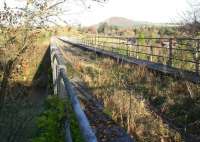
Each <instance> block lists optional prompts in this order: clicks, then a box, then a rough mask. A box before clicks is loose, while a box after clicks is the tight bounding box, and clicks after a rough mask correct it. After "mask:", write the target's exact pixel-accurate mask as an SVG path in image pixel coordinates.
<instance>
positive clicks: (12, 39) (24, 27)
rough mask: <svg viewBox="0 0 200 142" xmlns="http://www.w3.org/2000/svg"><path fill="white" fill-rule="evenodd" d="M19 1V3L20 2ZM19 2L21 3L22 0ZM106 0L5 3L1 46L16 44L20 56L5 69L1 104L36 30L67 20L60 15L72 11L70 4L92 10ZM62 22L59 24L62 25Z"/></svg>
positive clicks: (0, 11)
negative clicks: (11, 77) (21, 57)
mask: <svg viewBox="0 0 200 142" xmlns="http://www.w3.org/2000/svg"><path fill="white" fill-rule="evenodd" d="M16 1H17V0H16ZM18 1H19V0H18ZM105 1H106V0H20V2H21V3H22V4H21V5H20V6H17V7H11V6H10V5H8V3H6V1H5V2H4V6H3V9H0V35H1V38H2V37H3V39H0V47H1V48H4V49H5V50H6V49H8V48H9V47H12V46H13V45H14V48H18V49H19V50H18V53H17V54H16V55H15V56H14V57H13V58H9V59H8V61H7V62H6V63H5V65H4V67H3V72H4V74H3V81H2V83H1V88H0V89H1V90H0V94H1V96H0V104H3V100H4V96H5V92H6V91H5V90H6V86H7V82H8V78H9V76H10V73H11V71H12V69H13V68H14V67H15V65H16V63H17V60H18V57H20V55H21V54H22V53H24V52H25V51H26V49H27V48H29V47H31V46H33V44H34V41H35V39H36V38H37V34H34V33H35V31H36V30H35V29H37V28H38V27H39V28H47V27H48V26H49V25H51V24H55V25H58V24H57V21H59V20H60V21H64V20H63V19H62V18H60V16H62V15H67V14H68V13H69V12H70V11H71V10H72V9H71V8H70V6H68V7H69V8H66V5H70V4H71V3H73V2H75V4H76V3H77V4H79V5H80V8H83V9H85V10H86V9H88V8H90V3H96V4H102V3H104V2H105ZM58 23H59V22H58ZM65 23H66V22H65Z"/></svg>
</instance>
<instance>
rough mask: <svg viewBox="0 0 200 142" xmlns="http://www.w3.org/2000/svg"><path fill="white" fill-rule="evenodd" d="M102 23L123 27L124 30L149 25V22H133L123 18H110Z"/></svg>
mask: <svg viewBox="0 0 200 142" xmlns="http://www.w3.org/2000/svg"><path fill="white" fill-rule="evenodd" d="M104 22H106V23H108V25H112V26H118V27H124V28H127V27H133V26H139V25H147V24H151V23H149V22H142V21H141V22H140V21H133V20H130V19H127V18H123V17H111V18H109V19H107V20H105V21H104Z"/></svg>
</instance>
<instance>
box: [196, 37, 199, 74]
mask: <svg viewBox="0 0 200 142" xmlns="http://www.w3.org/2000/svg"><path fill="white" fill-rule="evenodd" d="M199 46H200V45H199V39H198V40H197V47H196V54H195V58H196V63H195V68H196V74H198V75H199Z"/></svg>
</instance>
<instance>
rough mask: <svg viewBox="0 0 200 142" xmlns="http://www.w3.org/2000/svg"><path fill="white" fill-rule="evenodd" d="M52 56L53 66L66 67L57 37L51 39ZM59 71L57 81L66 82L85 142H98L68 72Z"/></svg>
mask: <svg viewBox="0 0 200 142" xmlns="http://www.w3.org/2000/svg"><path fill="white" fill-rule="evenodd" d="M50 54H51V58H52V62H51V63H52V64H53V66H54V65H56V66H57V65H58V66H65V61H64V58H63V56H62V53H61V51H60V49H59V48H58V47H57V46H56V44H55V37H52V39H51V45H50ZM55 60H56V62H54V61H55ZM58 69H59V72H60V74H57V76H56V78H57V79H58V78H60V79H62V80H63V82H64V87H65V90H66V92H67V94H66V95H67V96H68V97H69V99H70V103H71V105H72V108H73V111H74V113H75V115H76V118H77V121H78V124H79V127H80V129H81V133H82V135H83V137H84V140H85V141H86V142H97V139H96V136H95V134H94V133H93V131H92V128H91V126H90V124H89V121H88V119H87V117H86V115H85V113H84V111H83V110H82V108H81V105H80V103H79V100H78V98H77V96H76V93H75V90H74V89H73V87H72V86H71V84H70V81H69V80H68V78H67V74H66V70H65V69H64V68H58ZM54 71H55V70H54V68H53V72H54ZM56 72H57V71H56ZM57 79H56V80H57ZM56 82H57V83H58V81H56Z"/></svg>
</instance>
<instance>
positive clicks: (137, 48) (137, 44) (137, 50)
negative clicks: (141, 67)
mask: <svg viewBox="0 0 200 142" xmlns="http://www.w3.org/2000/svg"><path fill="white" fill-rule="evenodd" d="M138 52H139V42H138V41H137V43H136V59H138V58H139V56H138V54H139V53H138Z"/></svg>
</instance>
